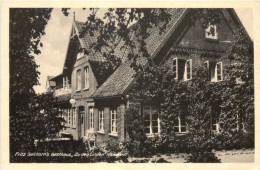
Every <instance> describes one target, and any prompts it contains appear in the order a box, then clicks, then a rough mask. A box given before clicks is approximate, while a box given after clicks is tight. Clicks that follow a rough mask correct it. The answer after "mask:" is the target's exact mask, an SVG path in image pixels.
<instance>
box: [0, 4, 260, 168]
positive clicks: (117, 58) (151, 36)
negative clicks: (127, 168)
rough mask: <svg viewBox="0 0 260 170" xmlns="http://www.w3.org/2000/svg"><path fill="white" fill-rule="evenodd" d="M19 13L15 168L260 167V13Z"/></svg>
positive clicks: (13, 41) (12, 57) (12, 24)
mask: <svg viewBox="0 0 260 170" xmlns="http://www.w3.org/2000/svg"><path fill="white" fill-rule="evenodd" d="M46 4H47V3H46ZM258 5H259V4H258ZM8 11H9V15H8V16H9V18H8V23H9V26H8V27H9V35H8V37H9V43H8V46H9V48H8V52H9V56H8V57H7V58H8V60H9V62H8V63H9V70H8V71H9V77H6V79H5V80H6V81H9V89H6V90H7V91H8V90H9V100H7V101H8V103H9V108H8V109H9V112H5V114H6V116H8V121H9V122H6V123H8V124H9V126H7V127H5V128H6V130H7V128H8V131H9V134H8V138H9V139H8V141H9V142H8V143H9V144H8V146H9V147H8V148H7V149H8V151H9V158H8V160H9V163H15V164H16V163H121V164H125V163H168V164H174V163H254V162H255V160H256V159H255V158H256V157H255V151H256V149H255V147H256V135H255V134H256V133H255V131H256V129H255V123H256V117H255V114H256V112H255V78H256V76H257V75H255V72H254V71H255V65H254V64H255V59H254V55H255V53H254V42H255V37H254V18H255V17H256V16H254V12H253V9H252V8H247V7H246V6H245V7H244V8H219V7H216V8H212V7H210V8H206V7H203V8H174V6H170V7H167V8H161V7H157V8H142V7H141V6H140V8H131V7H129V8H121V7H120V8H118V7H112V8H110V7H107V8H97V7H93V8H90V7H86V8H84V6H82V8H81V7H79V8H74V7H71V8H59V7H55V8H45V7H44V8H39V7H37V8H35V7H31V8H27V7H26V8H24V7H21V8H16V7H13V8H11V7H10V8H9V9H8ZM2 43H3V42H2ZM2 64H3V63H2ZM1 79H2V78H1ZM2 80H3V79H2ZM1 128H3V126H1ZM1 141H3V140H2V139H1ZM6 146H7V145H6Z"/></svg>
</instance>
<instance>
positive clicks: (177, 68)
mask: <svg viewBox="0 0 260 170" xmlns="http://www.w3.org/2000/svg"><path fill="white" fill-rule="evenodd" d="M187 61H188V60H187ZM187 64H189V76H190V78H191V61H188V63H187ZM185 68H186V60H183V59H178V58H174V59H173V65H172V72H173V76H174V79H178V80H182V79H185V77H186V76H184V72H185V71H186V69H185Z"/></svg>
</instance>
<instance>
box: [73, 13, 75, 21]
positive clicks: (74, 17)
mask: <svg viewBox="0 0 260 170" xmlns="http://www.w3.org/2000/svg"><path fill="white" fill-rule="evenodd" d="M73 21H75V12H73Z"/></svg>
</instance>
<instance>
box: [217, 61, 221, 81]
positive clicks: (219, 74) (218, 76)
mask: <svg viewBox="0 0 260 170" xmlns="http://www.w3.org/2000/svg"><path fill="white" fill-rule="evenodd" d="M215 69H216V71H215V75H216V81H222V62H219V63H217V64H216V67H215Z"/></svg>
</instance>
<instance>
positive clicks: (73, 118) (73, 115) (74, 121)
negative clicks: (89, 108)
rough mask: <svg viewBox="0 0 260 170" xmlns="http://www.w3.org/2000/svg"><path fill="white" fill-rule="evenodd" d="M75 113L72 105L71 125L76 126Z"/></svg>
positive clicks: (75, 110) (75, 109)
mask: <svg viewBox="0 0 260 170" xmlns="http://www.w3.org/2000/svg"><path fill="white" fill-rule="evenodd" d="M76 115H77V108H76V107H73V108H72V126H73V127H75V126H76Z"/></svg>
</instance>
